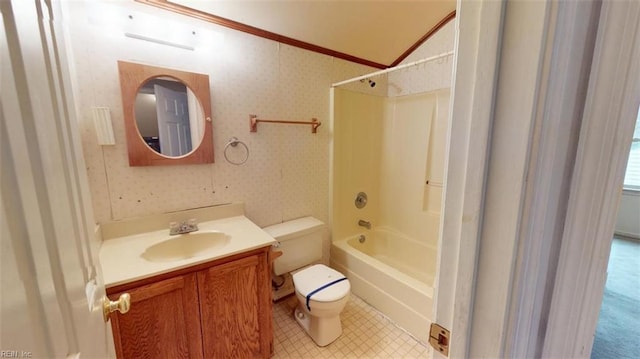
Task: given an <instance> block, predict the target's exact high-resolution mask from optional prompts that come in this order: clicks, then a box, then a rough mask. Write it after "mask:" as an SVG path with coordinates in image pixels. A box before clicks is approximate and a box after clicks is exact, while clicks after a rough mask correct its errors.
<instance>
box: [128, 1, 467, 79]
mask: <svg viewBox="0 0 640 359" xmlns="http://www.w3.org/2000/svg"><path fill="white" fill-rule="evenodd" d="M137 1H140V2H143V3H148V4H150V5H154V6H158V7H162V8H166V9H169V10H172V11H176V12H180V13H183V14H186V15H189V16H193V17H197V18H200V19H203V20H207V21H211V22H214V23H217V24H220V25H223V26H227V27H231V28H234V29H236V30H240V31H245V32H248V33H252V34H254V35H258V36H262V37H266V38H270V39H272V40H276V41H280V42H283V43H287V44H290V45H293V46H298V47H301V48H306V49H308V50H312V51H317V52H321V53H325V54H328V55H332V56H336V57H340V58H343V59H346V60H350V61H354V62H358V63H362V64H366V65H370V66H374V67H378V68H386V67H390V66H395V65H396V64H397V63H399V62H400V61H402V59H403V58H404V57H405V56H407V55H408V54H409V53H410V52H411V51H412V50H413V49H414V48H415V47H417V46H418V45H420V44H421V43H422V42H424V40H426V39H427V38H428V37H429V36H430V35H431V34H432V33H434V32H435V31H437V29H439V27H440V26H442V25H444V24H445V23H447V22H448V21H449V20H451V19H452V18H453V17H454V16H455V8H456V1H455V0H415V1H406V0H384V1H379V0H342V1H340V0H288V1H276V0H219V1H203V0H168V1H167V0H137Z"/></svg>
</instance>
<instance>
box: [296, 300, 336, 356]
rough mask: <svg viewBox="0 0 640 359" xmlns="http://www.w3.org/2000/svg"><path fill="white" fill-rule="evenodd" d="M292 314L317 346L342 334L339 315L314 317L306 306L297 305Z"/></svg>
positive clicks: (328, 342)
mask: <svg viewBox="0 0 640 359" xmlns="http://www.w3.org/2000/svg"><path fill="white" fill-rule="evenodd" d="M293 316H294V317H295V318H296V321H297V322H298V324H300V326H301V327H302V329H304V331H305V332H307V334H309V336H310V337H311V339H313V341H314V342H315V343H316V344H317V345H318V346H321V347H324V346H327V345H329V344H331V343H332V342H333V341H335V340H336V339H338V337H340V335H342V323H340V315H336V316H333V317H324V318H320V317H314V316H311V315H310V314H309V312H308V311H307V310H306V308H303V307H302V306H301V305H298V306H297V307H296V309H295V311H294V313H293Z"/></svg>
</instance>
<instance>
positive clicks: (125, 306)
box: [102, 293, 131, 322]
mask: <svg viewBox="0 0 640 359" xmlns="http://www.w3.org/2000/svg"><path fill="white" fill-rule="evenodd" d="M130 308H131V296H130V295H129V293H123V294H120V297H119V298H118V300H114V301H111V300H109V298H107V297H104V300H103V302H102V315H103V316H104V321H105V322H108V321H109V314H110V313H113V312H115V311H118V312H120V313H122V314H125V313H126V312H128V311H129V309H130Z"/></svg>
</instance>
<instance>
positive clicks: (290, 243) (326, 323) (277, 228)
mask: <svg viewBox="0 0 640 359" xmlns="http://www.w3.org/2000/svg"><path fill="white" fill-rule="evenodd" d="M263 230H264V231H266V232H267V233H269V235H271V236H272V237H273V238H275V239H276V240H277V241H278V246H279V248H278V250H280V251H282V256H280V257H279V258H277V259H276V260H275V261H274V263H273V272H274V274H275V275H277V276H279V275H284V274H286V273H290V272H293V274H292V277H293V287H294V291H295V295H296V297H297V298H298V305H297V307H296V309H295V311H294V317H295V319H296V321H297V322H298V323H299V324H300V326H301V327H302V328H303V329H304V331H305V332H306V333H307V334H308V335H309V336H310V337H311V339H313V341H314V342H315V343H316V344H317V345H319V346H321V347H323V346H326V345H328V344H330V343H332V342H333V341H334V340H336V339H338V337H340V335H341V334H342V324H341V322H340V313H341V312H342V310H343V309H344V307H345V306H346V305H347V301H348V300H349V293H350V291H351V284H350V283H349V280H348V279H347V278H346V277H345V276H344V275H343V274H342V273H340V272H338V271H337V270H335V269H332V268H329V267H327V266H325V265H324V264H316V263H318V262H319V261H320V260H321V259H322V243H323V238H324V237H325V236H326V229H325V225H324V223H323V222H322V221H320V220H318V219H316V218H313V217H304V218H299V219H295V220H292V221H288V222H284V223H280V224H276V225H273V226H269V227H266V228H263Z"/></svg>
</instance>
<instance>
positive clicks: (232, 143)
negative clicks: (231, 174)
mask: <svg viewBox="0 0 640 359" xmlns="http://www.w3.org/2000/svg"><path fill="white" fill-rule="evenodd" d="M238 144H241V145H242V146H243V147H244V149H245V151H247V155H246V156H245V157H244V160H242V161H240V162H233V161H231V160H230V159H229V157H228V156H227V150H228V149H229V146H231V147H237V146H238ZM224 159H225V160H227V162H229V163H231V164H232V165H236V166H239V165H242V164H244V163H245V162H247V160H248V159H249V147H248V146H247V145H246V144H245V143H244V142H242V141H240V140H239V139H238V138H237V137H231V138H230V139H229V142H227V144H226V145H225V146H224Z"/></svg>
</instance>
